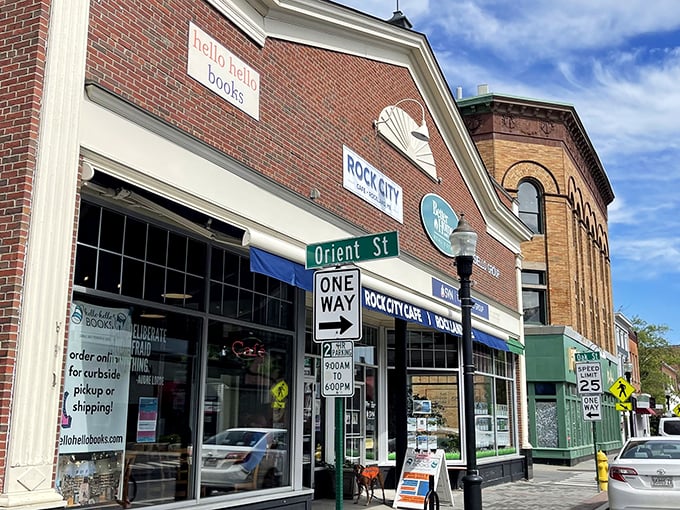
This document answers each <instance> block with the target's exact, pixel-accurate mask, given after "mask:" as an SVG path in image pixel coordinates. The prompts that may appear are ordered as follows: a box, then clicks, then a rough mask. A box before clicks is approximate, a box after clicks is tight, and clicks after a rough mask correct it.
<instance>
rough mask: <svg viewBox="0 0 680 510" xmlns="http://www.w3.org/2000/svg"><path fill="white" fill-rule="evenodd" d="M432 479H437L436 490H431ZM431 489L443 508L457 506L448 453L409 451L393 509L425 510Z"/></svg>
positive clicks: (439, 451)
mask: <svg viewBox="0 0 680 510" xmlns="http://www.w3.org/2000/svg"><path fill="white" fill-rule="evenodd" d="M430 476H433V477H434V487H430ZM430 489H435V490H436V491H437V494H438V496H439V501H440V503H441V504H442V507H444V506H453V493H452V492H451V482H450V481H449V473H448V471H447V469H446V456H445V454H444V450H441V449H440V450H436V451H435V452H434V453H433V452H431V451H416V450H414V449H413V448H408V449H407V450H406V457H405V458H404V467H403V468H402V472H401V477H400V478H399V483H398V485H397V492H396V494H395V498H394V502H393V503H392V507H393V508H413V509H417V510H422V508H423V506H424V504H425V495H426V494H427V492H428V491H429V490H430Z"/></svg>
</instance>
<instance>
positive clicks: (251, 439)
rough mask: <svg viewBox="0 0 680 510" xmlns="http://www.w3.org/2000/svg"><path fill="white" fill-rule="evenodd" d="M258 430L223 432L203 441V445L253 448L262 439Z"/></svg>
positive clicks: (261, 433) (261, 434)
mask: <svg viewBox="0 0 680 510" xmlns="http://www.w3.org/2000/svg"><path fill="white" fill-rule="evenodd" d="M264 434H265V433H264V432H260V431H259V430H225V431H224V432H220V433H219V434H217V435H216V436H212V437H211V438H209V439H207V440H206V441H204V444H215V445H222V446H250V447H252V446H255V445H256V444H257V443H258V441H259V440H260V439H262V438H263V437H264Z"/></svg>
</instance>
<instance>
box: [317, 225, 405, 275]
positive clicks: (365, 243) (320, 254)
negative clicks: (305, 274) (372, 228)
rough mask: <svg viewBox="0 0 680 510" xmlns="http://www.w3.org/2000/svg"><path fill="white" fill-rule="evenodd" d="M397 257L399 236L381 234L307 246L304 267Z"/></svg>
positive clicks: (391, 233) (388, 233) (395, 233)
mask: <svg viewBox="0 0 680 510" xmlns="http://www.w3.org/2000/svg"><path fill="white" fill-rule="evenodd" d="M398 256H399V234H398V233H397V232H396V231H394V232H383V233H381V234H371V235H368V236H361V237H350V238H348V239H338V240H337V241H328V242H325V243H315V244H308V245H307V249H306V253H305V267H306V268H307V269H312V268H316V267H327V266H340V265H347V264H355V263H357V262H362V261H366V260H376V259H386V258H391V257H398Z"/></svg>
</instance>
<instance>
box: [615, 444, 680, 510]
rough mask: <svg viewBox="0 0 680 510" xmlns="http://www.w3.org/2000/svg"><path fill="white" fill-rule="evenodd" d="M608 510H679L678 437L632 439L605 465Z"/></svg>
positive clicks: (679, 462)
mask: <svg viewBox="0 0 680 510" xmlns="http://www.w3.org/2000/svg"><path fill="white" fill-rule="evenodd" d="M608 496H609V509H610V510H626V509H671V508H680V437H678V438H675V437H670V436H654V437H632V438H630V439H628V440H627V441H626V443H625V444H624V445H623V448H622V449H621V451H620V452H619V454H618V455H617V456H616V458H615V459H614V460H612V462H611V463H610V464H609V488H608Z"/></svg>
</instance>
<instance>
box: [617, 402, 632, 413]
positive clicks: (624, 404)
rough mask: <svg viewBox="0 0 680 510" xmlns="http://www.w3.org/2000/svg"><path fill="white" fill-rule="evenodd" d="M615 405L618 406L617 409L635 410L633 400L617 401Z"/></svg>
mask: <svg viewBox="0 0 680 510" xmlns="http://www.w3.org/2000/svg"><path fill="white" fill-rule="evenodd" d="M615 407H616V410H617V411H632V410H633V403H632V402H617V403H616V406H615Z"/></svg>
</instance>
